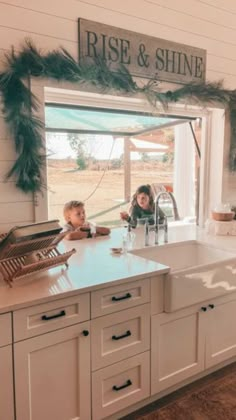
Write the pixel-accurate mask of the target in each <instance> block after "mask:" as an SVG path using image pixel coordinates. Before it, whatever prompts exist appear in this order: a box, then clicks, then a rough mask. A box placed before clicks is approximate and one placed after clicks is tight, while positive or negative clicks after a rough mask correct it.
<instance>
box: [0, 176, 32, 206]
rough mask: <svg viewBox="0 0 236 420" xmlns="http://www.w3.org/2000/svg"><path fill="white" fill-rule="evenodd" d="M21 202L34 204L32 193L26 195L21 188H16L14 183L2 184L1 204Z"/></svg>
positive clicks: (0, 185) (0, 187)
mask: <svg viewBox="0 0 236 420" xmlns="http://www.w3.org/2000/svg"><path fill="white" fill-rule="evenodd" d="M19 201H20V202H32V201H33V195H32V193H28V194H25V193H24V192H23V191H21V190H20V189H19V188H16V186H15V183H14V182H11V181H8V182H0V203H16V202H19Z"/></svg>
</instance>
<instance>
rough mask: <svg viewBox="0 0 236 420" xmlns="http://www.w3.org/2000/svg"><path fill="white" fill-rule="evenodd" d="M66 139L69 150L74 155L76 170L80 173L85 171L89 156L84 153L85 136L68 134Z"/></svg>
mask: <svg viewBox="0 0 236 420" xmlns="http://www.w3.org/2000/svg"><path fill="white" fill-rule="evenodd" d="M67 138H68V141H69V143H70V147H71V149H72V150H73V151H74V152H75V153H76V163H77V165H78V168H79V169H80V170H81V171H83V170H85V169H86V168H87V167H88V163H89V156H88V153H87V151H86V135H84V134H77V133H68V134H67Z"/></svg>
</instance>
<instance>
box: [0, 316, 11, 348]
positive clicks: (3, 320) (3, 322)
mask: <svg viewBox="0 0 236 420" xmlns="http://www.w3.org/2000/svg"><path fill="white" fill-rule="evenodd" d="M10 343H12V327H11V313H7V314H2V315H0V347H2V346H6V345H7V344H10Z"/></svg>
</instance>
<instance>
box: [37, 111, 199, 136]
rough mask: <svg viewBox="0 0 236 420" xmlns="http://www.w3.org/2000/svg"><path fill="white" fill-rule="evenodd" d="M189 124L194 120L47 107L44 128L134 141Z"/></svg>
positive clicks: (148, 114) (147, 114) (129, 112)
mask: <svg viewBox="0 0 236 420" xmlns="http://www.w3.org/2000/svg"><path fill="white" fill-rule="evenodd" d="M192 119H194V118H192ZM188 121H191V118H183V117H182V118H181V117H179V116H168V115H155V114H150V113H138V112H131V111H126V110H125V111H123V110H110V109H104V108H90V107H81V106H80V107H79V106H73V105H61V104H55V103H47V104H46V105H45V125H46V131H48V132H67V133H68V132H73V133H83V134H104V135H105V134H107V135H115V136H125V137H126V136H128V137H131V136H135V135H136V136H137V135H140V134H142V133H148V132H154V131H156V130H159V129H160V128H164V127H170V126H174V125H177V124H182V123H185V122H188Z"/></svg>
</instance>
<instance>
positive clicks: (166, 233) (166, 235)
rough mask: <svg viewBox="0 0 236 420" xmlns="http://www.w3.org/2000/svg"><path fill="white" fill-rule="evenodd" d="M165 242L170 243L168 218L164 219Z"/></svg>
mask: <svg viewBox="0 0 236 420" xmlns="http://www.w3.org/2000/svg"><path fill="white" fill-rule="evenodd" d="M164 242H165V243H167V242H168V220H167V216H165V217H164Z"/></svg>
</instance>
